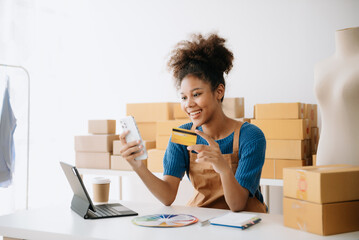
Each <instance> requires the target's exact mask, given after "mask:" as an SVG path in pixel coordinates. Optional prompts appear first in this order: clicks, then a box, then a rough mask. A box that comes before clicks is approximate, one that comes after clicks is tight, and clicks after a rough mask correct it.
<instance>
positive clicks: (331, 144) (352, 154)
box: [314, 27, 359, 165]
mask: <svg viewBox="0 0 359 240" xmlns="http://www.w3.org/2000/svg"><path fill="white" fill-rule="evenodd" d="M335 46H336V51H335V54H334V55H333V56H331V57H329V58H328V59H325V60H324V61H322V62H319V63H318V64H317V65H316V66H315V70H314V79H315V93H316V97H317V100H318V106H319V109H320V111H321V114H322V130H321V137H320V140H319V145H318V152H317V165H328V164H353V165H359V27H355V28H347V29H342V30H338V31H336V33H335Z"/></svg>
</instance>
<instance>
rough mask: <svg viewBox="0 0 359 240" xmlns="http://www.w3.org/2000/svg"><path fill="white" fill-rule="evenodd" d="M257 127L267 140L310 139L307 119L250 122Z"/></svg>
mask: <svg viewBox="0 0 359 240" xmlns="http://www.w3.org/2000/svg"><path fill="white" fill-rule="evenodd" d="M251 123H252V124H254V125H256V126H257V127H259V128H260V129H261V130H262V131H263V133H264V135H265V137H266V139H267V140H271V139H278V140H280V139H282V140H283V139H284V140H303V139H309V138H310V133H311V129H310V125H309V120H308V119H293V120H292V119H290V120H257V119H253V120H251Z"/></svg>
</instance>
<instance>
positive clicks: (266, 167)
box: [261, 159, 275, 179]
mask: <svg viewBox="0 0 359 240" xmlns="http://www.w3.org/2000/svg"><path fill="white" fill-rule="evenodd" d="M274 164H275V163H274V160H273V159H265V161H264V164H263V168H262V174H261V178H270V179H274V172H275V165H274Z"/></svg>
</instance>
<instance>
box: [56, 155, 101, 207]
mask: <svg viewBox="0 0 359 240" xmlns="http://www.w3.org/2000/svg"><path fill="white" fill-rule="evenodd" d="M60 164H61V167H62V170H63V171H64V173H65V175H66V178H67V181H68V182H69V183H70V186H71V188H72V191H73V192H74V195H76V196H77V197H80V198H81V199H82V200H84V201H86V202H88V203H89V204H90V209H91V210H92V211H95V207H94V205H93V203H92V201H91V198H90V196H89V194H88V192H87V190H86V187H85V185H84V183H83V181H82V179H81V176H80V174H79V172H78V171H77V168H76V167H75V166H72V165H70V164H67V163H64V162H60Z"/></svg>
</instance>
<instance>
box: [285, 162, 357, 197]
mask: <svg viewBox="0 0 359 240" xmlns="http://www.w3.org/2000/svg"><path fill="white" fill-rule="evenodd" d="M358 186H359V166H352V165H347V164H342V165H324V166H315V167H314V166H310V167H301V168H285V169H284V170H283V195H284V196H286V197H291V198H296V199H301V200H305V201H309V202H314V203H333V202H343V201H353V200H358V199H359V191H357V189H358Z"/></svg>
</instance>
